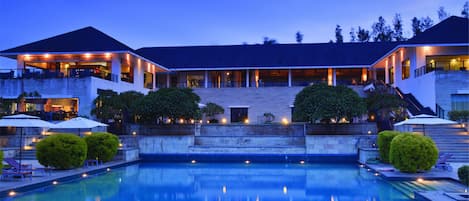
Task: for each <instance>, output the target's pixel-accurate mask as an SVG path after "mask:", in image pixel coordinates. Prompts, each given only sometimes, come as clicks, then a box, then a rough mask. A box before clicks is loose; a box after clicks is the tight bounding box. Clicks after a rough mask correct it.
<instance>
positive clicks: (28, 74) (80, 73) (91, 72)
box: [0, 68, 118, 82]
mask: <svg viewBox="0 0 469 201" xmlns="http://www.w3.org/2000/svg"><path fill="white" fill-rule="evenodd" d="M67 72H68V73H67V74H64V72H60V71H49V70H42V71H30V70H28V69H26V70H24V71H22V73H21V74H17V75H15V71H14V70H0V79H50V78H85V77H97V78H101V79H105V80H109V81H113V82H117V81H118V75H116V74H113V73H109V72H105V71H99V70H96V69H83V68H72V69H68V71H67Z"/></svg>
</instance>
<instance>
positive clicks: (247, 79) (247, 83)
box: [246, 69, 250, 88]
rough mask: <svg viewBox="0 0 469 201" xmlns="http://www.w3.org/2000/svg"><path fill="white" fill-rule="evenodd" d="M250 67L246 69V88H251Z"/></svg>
mask: <svg viewBox="0 0 469 201" xmlns="http://www.w3.org/2000/svg"><path fill="white" fill-rule="evenodd" d="M249 81H250V80H249V69H247V70H246V88H249Z"/></svg>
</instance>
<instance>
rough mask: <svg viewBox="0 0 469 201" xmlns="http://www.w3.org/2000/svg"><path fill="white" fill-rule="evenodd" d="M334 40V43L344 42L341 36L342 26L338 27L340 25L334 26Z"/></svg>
mask: <svg viewBox="0 0 469 201" xmlns="http://www.w3.org/2000/svg"><path fill="white" fill-rule="evenodd" d="M335 42H336V43H343V42H344V37H343V36H342V28H340V25H337V26H336V27H335Z"/></svg>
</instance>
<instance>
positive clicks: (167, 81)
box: [166, 72, 171, 88]
mask: <svg viewBox="0 0 469 201" xmlns="http://www.w3.org/2000/svg"><path fill="white" fill-rule="evenodd" d="M170 80H171V77H170V76H169V72H166V88H169V85H170V84H171V83H170Z"/></svg>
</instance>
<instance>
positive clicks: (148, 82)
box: [143, 72, 153, 89]
mask: <svg viewBox="0 0 469 201" xmlns="http://www.w3.org/2000/svg"><path fill="white" fill-rule="evenodd" d="M143 86H144V87H145V88H147V89H153V73H150V72H144V73H143Z"/></svg>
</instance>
